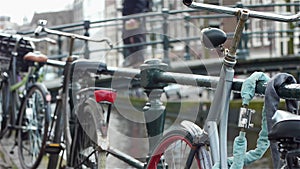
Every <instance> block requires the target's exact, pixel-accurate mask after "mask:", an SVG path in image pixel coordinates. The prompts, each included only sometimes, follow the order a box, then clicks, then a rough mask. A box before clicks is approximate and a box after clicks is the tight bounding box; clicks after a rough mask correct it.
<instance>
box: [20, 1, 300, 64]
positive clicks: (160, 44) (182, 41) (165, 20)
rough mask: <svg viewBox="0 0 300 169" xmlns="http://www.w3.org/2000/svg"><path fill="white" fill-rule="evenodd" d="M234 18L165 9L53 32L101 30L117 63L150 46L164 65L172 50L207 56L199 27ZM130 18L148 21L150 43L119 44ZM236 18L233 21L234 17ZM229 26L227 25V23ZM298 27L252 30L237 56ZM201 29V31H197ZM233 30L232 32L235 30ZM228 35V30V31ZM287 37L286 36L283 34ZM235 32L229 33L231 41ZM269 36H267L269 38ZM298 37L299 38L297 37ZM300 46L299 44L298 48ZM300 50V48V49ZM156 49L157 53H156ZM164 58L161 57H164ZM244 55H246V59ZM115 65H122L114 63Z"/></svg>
mask: <svg viewBox="0 0 300 169" xmlns="http://www.w3.org/2000/svg"><path fill="white" fill-rule="evenodd" d="M236 6H238V7H241V6H242V7H246V8H269V7H271V8H274V7H283V6H289V7H292V6H293V7H299V6H300V5H299V4H297V3H287V4H260V5H243V4H240V3H238V4H237V5H236ZM229 17H231V18H232V16H229V15H226V14H205V13H201V12H199V11H196V10H191V9H185V10H171V11H169V10H167V9H164V10H163V11H161V12H149V13H142V14H137V15H134V16H124V17H118V18H108V19H103V20H99V21H83V22H79V23H72V24H65V25H59V26H54V27H51V29H54V30H62V31H66V32H79V33H81V34H83V35H85V36H90V35H91V32H92V31H93V30H95V29H100V30H101V31H102V34H101V36H102V35H106V36H108V37H109V38H110V39H112V40H113V41H114V42H115V44H114V48H113V52H112V51H110V53H109V54H108V55H109V57H111V55H115V59H116V62H119V61H118V58H119V56H122V52H123V50H124V49H125V48H128V47H134V46H141V45H143V46H151V47H150V48H151V49H152V50H151V51H150V54H149V55H150V57H151V58H154V57H157V55H160V56H159V57H161V58H162V60H163V61H164V62H165V63H170V61H171V60H172V58H171V57H170V51H172V52H173V53H175V54H176V55H178V56H179V57H181V59H185V60H190V59H197V58H201V57H204V56H202V55H203V54H202V53H201V52H202V51H199V50H202V49H199V44H200V38H199V28H201V27H204V26H209V25H199V22H200V21H201V22H202V23H206V24H207V22H206V21H205V20H216V19H224V18H229ZM131 18H143V20H144V21H145V23H144V24H145V27H146V31H145V33H146V35H147V41H146V42H143V43H136V44H130V45H123V43H120V42H121V41H122V38H121V33H122V26H123V21H124V20H127V19H131ZM233 19H234V18H233ZM224 24H226V23H224ZM297 26H298V25H296V26H295V29H281V30H267V31H250V29H248V30H246V31H245V33H244V35H243V37H242V43H241V45H240V46H239V51H240V52H238V54H240V58H246V57H248V55H249V46H250V45H249V41H250V39H251V38H252V37H257V38H264V37H265V38H269V40H270V41H271V40H272V39H274V38H277V37H280V38H284V37H289V36H291V35H289V34H288V33H295V32H298V33H299V34H300V28H299V29H296V28H297ZM197 29H198V30H197ZM232 31H233V30H232ZM226 32H228V31H226ZM19 33H21V34H25V35H32V34H33V30H32V31H27V32H19ZM284 34H286V35H284ZM231 35H232V33H230V32H229V33H228V37H229V38H230V37H231ZM266 36H267V37H266ZM295 38H297V37H295ZM57 41H58V43H57V45H58V46H57V53H56V54H57V55H55V54H53V53H52V54H51V55H54V56H53V57H59V56H61V55H63V52H64V49H63V43H67V42H65V41H63V40H62V39H61V37H59V36H58V37H57ZM82 46H83V44H82V43H79V44H78V45H77V47H82ZM178 46H181V48H182V49H180V50H178V49H177V47H178ZM299 46H300V45H299ZM299 48H300V47H299ZM108 50H110V49H109V48H108V47H99V48H91V47H90V46H89V43H88V42H84V50H83V51H80V52H75V54H83V55H84V57H85V58H90V55H91V54H93V53H97V52H107V51H108ZM156 50H157V51H156ZM161 55H162V56H161ZM243 55H244V56H243ZM114 65H120V64H119V63H115V64H114Z"/></svg>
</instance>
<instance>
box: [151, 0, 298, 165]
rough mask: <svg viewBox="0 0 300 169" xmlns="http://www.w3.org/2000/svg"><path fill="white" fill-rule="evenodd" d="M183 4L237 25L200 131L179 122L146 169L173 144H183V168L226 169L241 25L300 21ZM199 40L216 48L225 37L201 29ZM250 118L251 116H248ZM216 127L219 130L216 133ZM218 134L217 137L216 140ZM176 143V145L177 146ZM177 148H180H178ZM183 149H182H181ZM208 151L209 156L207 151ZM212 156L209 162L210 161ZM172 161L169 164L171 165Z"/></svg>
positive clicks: (189, 2) (295, 17) (158, 161)
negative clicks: (258, 21)
mask: <svg viewBox="0 0 300 169" xmlns="http://www.w3.org/2000/svg"><path fill="white" fill-rule="evenodd" d="M183 3H184V4H185V5H186V6H188V7H190V8H194V9H201V10H206V11H211V12H216V13H226V14H229V15H235V16H237V17H238V23H237V26H236V29H235V32H234V37H233V41H232V43H231V46H230V47H229V49H228V50H226V49H225V50H224V51H223V54H224V56H225V57H224V61H223V65H222V69H221V73H220V81H219V82H218V85H217V88H216V92H215V96H214V100H213V102H212V104H211V107H210V110H209V114H208V116H207V119H206V122H205V125H204V128H203V129H201V128H200V127H198V126H196V125H194V124H193V123H191V122H183V124H182V125H183V128H184V129H182V128H181V129H179V130H175V131H170V132H169V133H167V134H166V135H165V136H163V138H162V140H161V141H160V142H159V143H158V144H157V145H158V146H157V147H156V148H155V149H154V151H153V156H152V157H151V159H150V162H149V164H148V167H149V168H156V167H158V166H159V165H162V166H165V165H164V164H165V161H166V158H167V157H166V156H168V151H167V150H169V149H171V152H172V147H171V145H173V143H176V142H177V141H178V142H180V141H182V142H183V143H184V144H187V145H186V146H187V147H190V149H188V151H187V154H183V155H182V156H183V157H184V160H183V162H181V164H182V165H183V166H184V168H190V167H191V165H192V162H193V161H194V162H195V166H197V168H212V167H217V168H219V167H220V168H228V164H227V126H228V125H227V121H228V120H227V119H228V107H229V96H230V92H231V88H232V85H233V80H234V79H233V75H234V69H233V68H234V65H235V63H236V49H237V45H238V43H239V41H240V37H241V35H242V31H243V28H244V24H245V22H246V21H247V20H248V18H250V17H252V18H259V19H267V20H273V21H281V22H295V21H299V20H300V15H299V14H295V15H291V16H284V15H277V14H271V13H263V12H258V11H252V10H248V9H239V8H230V7H223V6H217V5H210V4H204V3H196V2H194V1H193V0H183ZM202 33H203V35H202V39H203V41H204V45H205V46H206V47H208V48H219V47H220V45H222V44H223V42H224V39H226V38H225V35H224V33H223V32H222V31H220V30H219V29H213V28H210V29H203V30H202ZM250 114H251V113H250ZM218 127H219V129H218ZM219 133H220V137H219ZM178 142H177V143H178ZM179 147H181V145H180V146H179ZM183 147H184V146H183ZM208 147H209V149H210V151H209V152H210V153H209V152H208V151H207V148H208ZM210 155H212V158H211V157H210ZM172 160H173V161H172ZM174 161H180V160H179V159H174V157H172V158H171V161H168V162H169V164H174V165H175V164H177V163H174ZM172 167H174V166H172Z"/></svg>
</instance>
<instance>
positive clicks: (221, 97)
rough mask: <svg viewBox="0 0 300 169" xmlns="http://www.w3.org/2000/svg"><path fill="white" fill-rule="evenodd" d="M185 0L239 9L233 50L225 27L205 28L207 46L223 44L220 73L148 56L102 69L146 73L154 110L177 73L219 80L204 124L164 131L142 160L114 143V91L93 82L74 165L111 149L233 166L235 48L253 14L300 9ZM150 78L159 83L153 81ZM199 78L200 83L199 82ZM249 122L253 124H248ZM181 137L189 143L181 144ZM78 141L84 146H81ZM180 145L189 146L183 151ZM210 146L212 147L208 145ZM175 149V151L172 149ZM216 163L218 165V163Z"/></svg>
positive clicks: (161, 162)
mask: <svg viewBox="0 0 300 169" xmlns="http://www.w3.org/2000/svg"><path fill="white" fill-rule="evenodd" d="M184 3H185V4H186V5H188V6H190V7H194V8H196V7H197V8H200V9H203V10H210V11H213V12H221V13H227V14H230V15H237V16H238V17H239V22H238V25H237V27H236V30H235V34H234V38H233V42H232V44H231V47H230V48H229V50H227V49H224V48H223V46H222V45H223V43H224V42H225V41H226V39H227V38H226V34H225V33H224V32H223V31H221V30H219V29H213V28H211V29H204V30H203V31H202V33H203V38H202V39H203V40H204V44H205V46H206V47H208V48H217V49H218V50H221V53H223V54H224V56H225V57H224V62H223V67H222V69H221V73H220V78H212V77H209V76H200V75H198V76H196V75H194V76H193V77H191V75H190V74H183V73H177V74H176V73H170V72H164V69H165V67H166V65H165V64H162V63H161V62H160V61H159V60H155V59H154V60H148V61H146V62H145V63H144V64H143V65H142V66H141V71H140V72H139V71H138V70H130V69H126V70H120V69H113V68H111V69H108V70H103V73H104V74H109V75H115V74H116V73H117V74H118V73H120V76H128V77H131V78H132V77H136V76H138V77H137V78H139V79H141V84H142V86H143V87H144V88H145V89H146V90H145V91H146V92H147V93H148V96H150V93H151V97H152V98H150V101H149V103H147V104H146V106H145V108H144V110H145V111H149V112H150V113H154V111H157V110H159V111H160V110H162V108H161V107H162V105H161V104H160V103H159V99H160V94H161V93H162V92H163V89H162V88H163V87H164V86H165V85H164V84H163V83H176V81H175V80H174V79H176V78H179V79H181V81H182V82H181V83H182V84H184V85H195V84H194V83H192V82H191V81H196V82H197V84H198V85H199V86H203V87H211V85H212V84H214V85H216V86H217V87H216V92H215V97H214V98H215V99H214V101H213V102H212V104H211V108H210V111H209V115H208V117H207V121H206V125H205V127H204V129H201V128H200V127H199V126H197V125H196V124H194V123H192V122H188V121H184V122H182V126H181V127H180V128H178V129H171V131H170V132H167V133H166V134H164V135H163V136H162V138H161V140H160V141H159V142H157V141H156V140H153V139H150V140H149V142H150V146H149V147H150V148H149V149H150V151H151V152H150V153H149V155H150V156H149V158H148V159H147V160H146V161H139V160H137V159H135V158H134V157H131V156H129V155H127V154H125V153H123V152H121V151H119V150H117V149H114V148H113V147H111V146H110V144H109V141H108V138H107V137H108V133H107V132H108V127H109V117H110V114H111V106H112V104H113V103H114V98H115V94H114V91H107V90H106V92H104V93H103V92H102V91H95V89H94V88H86V89H82V90H79V92H78V93H77V94H78V98H82V99H81V100H79V102H77V103H78V105H77V108H76V110H77V111H76V114H77V116H78V117H79V118H80V119H81V122H77V123H76V124H77V129H76V130H75V131H76V133H75V134H74V138H75V140H73V147H72V149H71V150H73V151H71V152H72V153H73V154H77V155H74V156H73V159H72V160H71V163H72V166H75V168H80V167H87V168H97V167H98V168H105V165H106V164H105V163H106V157H107V155H113V156H114V157H116V158H118V159H120V160H121V161H124V162H125V163H127V164H129V165H130V166H132V167H135V168H140V169H142V168H150V169H153V168H167V167H168V164H169V165H171V166H169V167H171V168H175V166H173V165H172V164H176V165H177V164H178V163H179V164H182V165H183V166H179V168H212V167H213V166H215V165H216V164H218V163H220V167H221V168H227V167H228V166H227V126H228V125H227V119H228V108H229V101H230V92H231V91H232V90H236V91H240V89H241V83H242V81H241V80H240V79H234V78H233V76H234V69H233V67H234V65H235V63H236V49H237V47H238V42H239V41H240V37H241V34H242V31H243V28H244V24H245V22H246V21H247V19H248V17H254V18H261V19H270V20H275V21H285V22H287V21H290V22H291V21H298V20H299V15H293V16H283V15H275V14H268V13H267V14H265V13H262V12H256V11H250V10H246V9H239V8H230V7H220V6H216V5H208V4H203V3H194V2H192V1H190V0H185V1H184ZM150 83H154V84H153V85H152V86H151V85H150ZM197 84H196V85H195V86H197ZM260 88H261V91H259V92H258V93H260V94H263V91H264V87H263V86H260ZM287 90H288V89H287ZM101 95H102V96H101ZM295 97H296V96H295ZM104 106H107V107H104ZM162 111H163V110H162ZM247 111H248V110H247ZM99 113H100V114H99ZM159 113H161V112H158V114H159ZM221 115H222V116H221ZM164 116H165V115H164V114H163V113H162V115H159V118H158V119H157V120H154V121H153V122H150V123H147V132H148V136H149V137H151V136H157V135H158V136H159V135H161V134H162V131H163V125H164ZM249 116H250V115H249ZM77 120H78V119H77ZM146 121H147V120H146ZM149 121H150V120H149ZM218 124H220V126H219V127H220V138H219V133H218ZM245 127H249V124H247V125H246V126H245ZM242 128H243V127H242ZM87 131H88V132H87ZM76 140H78V141H76ZM219 142H220V145H219ZM80 143H81V144H80ZM176 143H179V146H178V147H177V146H176ZM180 143H183V144H186V145H182V146H181V144H180ZM78 145H83V146H82V147H81V146H78ZM174 145H175V146H174ZM75 148H76V149H75ZM176 148H179V149H176ZM180 148H182V149H184V150H186V151H185V152H184V153H182V154H180V153H181V151H180V150H181V149H180ZM185 148H186V149H185ZM208 148H209V149H210V152H211V153H209V152H208V151H207V149H208ZM87 150H89V151H87ZM166 150H174V151H172V152H176V151H178V152H179V155H178V156H179V157H183V159H180V158H175V159H174V158H172V157H174V156H171V159H170V160H169V161H168V158H167V157H168V153H166V152H165V151H166ZM80 152H81V153H80ZM172 152H171V153H170V154H171V155H172ZM210 154H211V155H212V158H211V157H210ZM90 158H91V159H90ZM176 162H178V163H176ZM217 167H219V166H218V165H217Z"/></svg>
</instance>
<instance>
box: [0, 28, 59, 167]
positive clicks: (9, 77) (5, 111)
mask: <svg viewBox="0 0 300 169" xmlns="http://www.w3.org/2000/svg"><path fill="white" fill-rule="evenodd" d="M42 41H47V42H51V43H55V41H53V40H52V39H49V38H44V39H36V38H30V37H24V36H20V35H9V34H1V52H6V57H7V58H9V63H7V67H6V69H3V72H2V73H1V77H3V78H1V93H2V97H1V98H2V100H1V103H2V107H1V110H2V112H1V113H2V115H1V119H2V120H1V132H0V136H1V138H3V137H4V136H5V134H6V133H8V132H9V133H8V134H7V135H6V136H7V137H9V136H10V135H11V132H12V131H13V130H15V131H16V135H15V138H16V140H15V145H14V146H13V147H12V149H11V153H13V150H14V148H15V146H16V145H20V144H18V143H17V136H18V133H20V132H21V133H23V136H25V134H26V136H27V137H29V136H31V137H34V138H35V139H34V141H33V142H31V143H32V144H33V143H36V142H38V143H39V144H37V145H36V146H41V147H42V146H43V145H44V144H45V138H43V137H39V134H40V133H47V131H48V123H49V121H48V120H47V119H48V116H49V113H50V102H49V100H48V99H47V98H48V97H49V92H48V90H47V88H46V87H45V86H44V85H43V84H42V83H40V81H41V79H40V78H41V77H42V76H41V74H40V70H41V68H42V67H43V64H37V63H34V62H31V61H27V60H26V55H27V54H28V53H30V52H33V51H34V49H35V46H34V44H33V43H34V42H35V43H38V42H42ZM35 52H37V51H35ZM26 71H27V73H26ZM20 72H22V73H26V74H25V75H24V77H23V78H22V79H21V80H19V81H18V79H17V78H18V76H20V75H19V74H20ZM32 88H36V89H37V90H38V91H39V93H38V94H39V97H40V99H39V100H36V101H35V102H34V103H35V104H37V105H39V106H40V107H39V108H40V109H39V111H37V109H32V111H31V112H30V113H31V117H27V118H26V121H27V122H25V121H24V120H25V117H23V114H24V106H25V105H24V104H25V103H27V101H28V100H26V99H25V98H24V95H26V94H28V93H29V94H30V95H32V92H31V91H32ZM36 97H37V96H36ZM23 99H25V100H23ZM31 104H32V103H31ZM34 110H36V111H34ZM33 122H35V123H33ZM29 124H31V125H29ZM28 131H31V133H30V132H28ZM41 140H42V141H41ZM27 141H28V140H27ZM31 141H32V140H31ZM18 150H20V149H18ZM29 150H30V149H28V151H29ZM28 151H27V152H28ZM18 152H19V160H20V162H21V164H22V167H23V168H35V166H37V165H38V164H39V163H40V161H41V158H38V156H40V155H39V150H36V152H35V154H34V153H32V152H30V153H29V154H32V155H33V159H31V160H29V161H26V162H24V154H23V153H20V151H18ZM36 157H37V158H36ZM32 163H33V164H32ZM30 165H32V166H31V167H29V166H30Z"/></svg>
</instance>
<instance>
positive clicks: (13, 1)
mask: <svg viewBox="0 0 300 169" xmlns="http://www.w3.org/2000/svg"><path fill="white" fill-rule="evenodd" d="M73 1H74V0H0V2H2V3H1V5H0V16H10V17H11V21H12V22H15V23H17V24H19V25H22V24H23V18H24V17H27V18H28V21H30V20H31V18H32V16H33V14H34V13H35V12H37V13H40V12H50V11H59V10H63V9H66V7H67V6H70V4H72V3H73Z"/></svg>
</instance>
